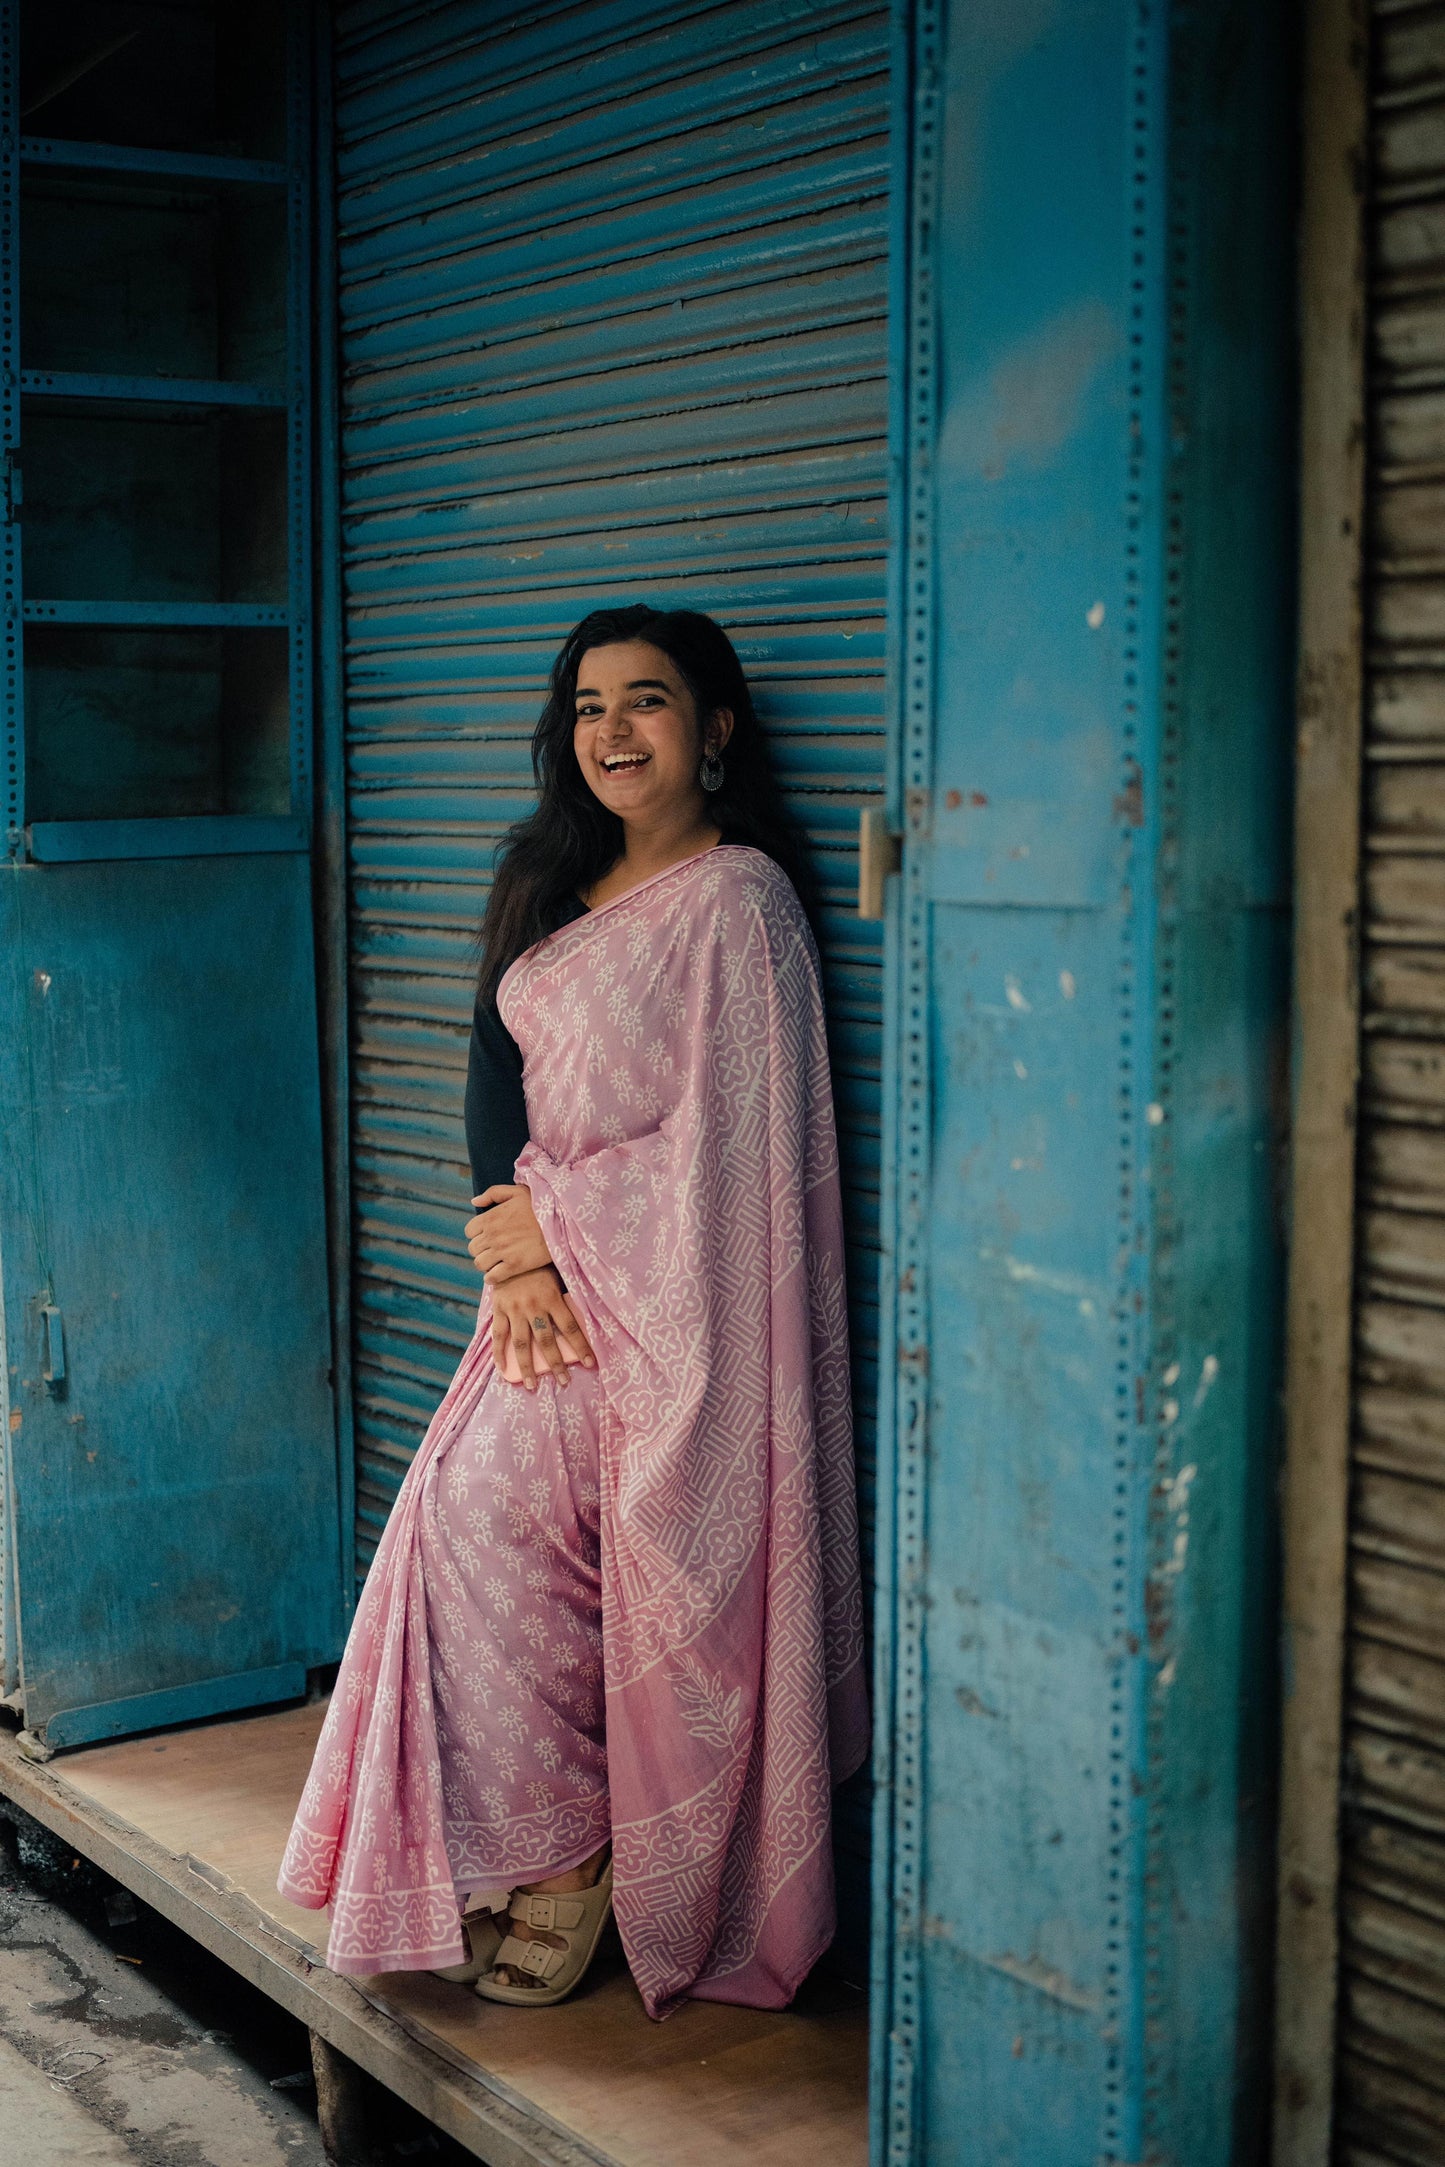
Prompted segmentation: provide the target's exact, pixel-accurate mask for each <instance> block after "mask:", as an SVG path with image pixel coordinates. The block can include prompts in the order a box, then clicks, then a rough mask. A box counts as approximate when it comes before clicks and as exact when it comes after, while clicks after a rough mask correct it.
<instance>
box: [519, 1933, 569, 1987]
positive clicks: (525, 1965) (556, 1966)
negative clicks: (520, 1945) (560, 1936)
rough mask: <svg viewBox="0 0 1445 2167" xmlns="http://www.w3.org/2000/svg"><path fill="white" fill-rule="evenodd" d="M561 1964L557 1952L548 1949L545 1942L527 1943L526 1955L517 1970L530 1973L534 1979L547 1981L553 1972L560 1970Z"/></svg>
mask: <svg viewBox="0 0 1445 2167" xmlns="http://www.w3.org/2000/svg"><path fill="white" fill-rule="evenodd" d="M561 1964H562V1958H561V1956H560V1954H559V1953H558V1951H557V1950H556V1949H549V1948H548V1946H547V1944H546V1942H545V1941H529V1942H528V1943H527V1953H526V1955H525V1956H524V1957H523V1958H522V1961H521V1963H520V1965H519V1966H518V1969H519V1970H520V1971H525V1972H528V1973H530V1975H531V1976H532V1978H534V1979H547V1978H550V1976H551V1974H552V1973H553V1972H554V1971H557V1970H560V1969H561Z"/></svg>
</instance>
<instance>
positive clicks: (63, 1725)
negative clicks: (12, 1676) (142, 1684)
mask: <svg viewBox="0 0 1445 2167" xmlns="http://www.w3.org/2000/svg"><path fill="white" fill-rule="evenodd" d="M305 1692H306V1666H305V1664H304V1663H276V1664H273V1665H272V1666H271V1667H270V1668H269V1669H267V1670H242V1671H235V1672H233V1673H232V1674H231V1675H230V1676H229V1677H225V1678H206V1679H203V1680H202V1681H201V1682H200V1683H199V1684H197V1685H182V1686H176V1687H175V1688H173V1690H172V1691H170V1692H168V1693H166V1692H161V1693H137V1694H136V1695H135V1696H134V1697H133V1698H132V1699H130V1700H108V1701H102V1702H101V1704H100V1705H99V1707H97V1708H67V1709H66V1710H64V1712H63V1713H62V1714H60V1715H56V1716H52V1717H51V1718H50V1720H49V1722H48V1723H47V1724H46V1726H45V1743H46V1744H47V1745H48V1746H51V1747H54V1748H57V1749H61V1748H64V1747H66V1746H90V1745H95V1744H96V1743H97V1742H98V1741H99V1740H100V1739H103V1738H125V1737H127V1736H128V1735H129V1734H130V1733H132V1732H134V1731H158V1730H163V1729H169V1728H171V1727H172V1726H173V1725H175V1724H181V1723H204V1722H205V1721H206V1720H207V1719H208V1718H209V1717H214V1716H222V1715H231V1714H233V1713H234V1712H235V1711H236V1710H237V1709H240V1708H260V1707H264V1706H265V1705H266V1704H267V1703H268V1702H273V1703H274V1702H276V1701H287V1700H300V1699H302V1698H303V1697H304V1695H305Z"/></svg>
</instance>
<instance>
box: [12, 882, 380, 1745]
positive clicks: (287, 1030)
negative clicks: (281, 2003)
mask: <svg viewBox="0 0 1445 2167" xmlns="http://www.w3.org/2000/svg"><path fill="white" fill-rule="evenodd" d="M310 932H311V892H310V875H309V866H308V861H307V859H306V858H305V857H304V856H303V855H292V856H289V857H276V858H257V857H250V858H248V857H244V856H235V857H219V858H192V859H180V860H159V859H157V860H152V861H149V862H146V861H142V862H133V863H130V864H127V865H124V866H116V865H113V864H91V865H48V866H26V867H15V868H12V869H10V870H9V871H8V872H7V873H6V874H5V876H4V878H3V879H0V955H3V957H4V977H3V982H0V996H3V1003H4V1009H3V1044H4V1047H5V1049H6V1058H5V1060H4V1062H3V1064H0V1123H3V1133H4V1138H5V1150H4V1153H3V1170H0V1183H3V1190H0V1202H3V1209H0V1225H3V1227H4V1230H5V1247H4V1305H5V1318H6V1328H7V1339H8V1343H9V1345H8V1355H9V1367H10V1395H9V1396H10V1422H11V1425H12V1430H11V1435H10V1439H9V1443H10V1454H9V1462H10V1474H11V1483H12V1494H13V1500H14V1509H15V1519H14V1526H13V1529H12V1530H11V1534H12V1541H13V1556H14V1570H15V1574H16V1579H17V1585H18V1590H19V1628H20V1644H21V1656H22V1667H23V1688H24V1695H25V1714H26V1720H27V1722H28V1723H29V1724H30V1725H31V1727H32V1728H37V1729H39V1728H43V1727H44V1726H45V1725H46V1724H47V1723H48V1722H49V1720H50V1718H51V1717H52V1716H56V1715H61V1714H66V1713H68V1712H70V1711H75V1710H85V1711H86V1712H87V1713H86V1721H85V1723H84V1724H83V1725H82V1724H81V1723H80V1722H79V1720H78V1719H77V1718H76V1717H75V1716H74V1715H73V1714H72V1715H70V1718H69V1732H68V1737H69V1740H70V1742H74V1741H75V1740H76V1739H77V1738H78V1737H79V1736H80V1735H82V1733H83V1734H84V1735H89V1736H92V1737H94V1736H98V1735H103V1732H102V1730H99V1729H97V1727H96V1726H97V1725H98V1724H103V1723H105V1722H106V1720H107V1719H105V1717H104V1715H103V1710H104V1708H105V1705H106V1704H108V1703H112V1702H117V1701H129V1700H132V1699H133V1698H135V1697H136V1696H141V1695H148V1694H153V1693H158V1692H174V1691H177V1690H179V1689H182V1688H192V1689H200V1688H204V1687H206V1686H208V1685H213V1686H214V1691H213V1692H212V1693H211V1694H210V1696H209V1699H207V1696H206V1695H205V1694H204V1693H203V1692H200V1691H193V1693H192V1698H191V1700H190V1701H188V1702H187V1704H186V1705H187V1709H188V1712H192V1713H196V1714H199V1713H202V1712H204V1709H203V1706H202V1703H205V1704H206V1705H209V1707H211V1708H218V1707H227V1706H235V1705H237V1702H236V1699H235V1697H234V1694H235V1689H234V1687H232V1686H229V1685H228V1683H227V1681H228V1680H230V1679H232V1678H234V1677H236V1676H237V1675H238V1674H243V1673H248V1672H255V1671H269V1670H273V1669H275V1668H277V1667H278V1666H283V1665H289V1666H291V1668H290V1670H288V1672H287V1676H288V1677H294V1674H295V1667H296V1666H297V1665H300V1666H302V1667H303V1668H304V1666H306V1665H307V1664H314V1663H319V1662H324V1661H327V1660H329V1659H330V1658H331V1657H332V1656H334V1654H335V1653H336V1645H337V1638H338V1633H339V1627H340V1597H341V1591H340V1587H339V1583H338V1578H337V1574H336V1569H335V1561H336V1534H335V1527H336V1474H335V1462H334V1453H333V1445H332V1421H333V1418H332V1407H331V1395H330V1384H329V1378H328V1370H329V1363H330V1339H329V1320H328V1315H327V1300H326V1258H325V1235H324V1217H323V1209H322V1194H321V1136H320V1118H319V1092H318V1084H317V1052H316V1037H315V1013H316V1011H315V995H314V989H313V982H312V975H311V970H310ZM47 1300H48V1301H49V1302H50V1303H52V1304H53V1305H54V1306H55V1307H57V1308H58V1309H59V1310H60V1312H61V1315H62V1317H63V1319H64V1329H65V1342H66V1352H67V1358H68V1376H67V1379H66V1383H65V1389H64V1392H63V1393H62V1394H60V1395H56V1394H53V1393H51V1392H50V1391H49V1390H47V1388H46V1386H45V1384H44V1382H43V1380H42V1377H41V1374H40V1364H41V1358H42V1346H41V1332H40V1322H39V1316H38V1311H39V1308H40V1306H41V1305H42V1303H43V1302H45V1301H47ZM62 1735H66V1734H65V1732H64V1726H62Z"/></svg>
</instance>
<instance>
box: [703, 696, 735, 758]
mask: <svg viewBox="0 0 1445 2167" xmlns="http://www.w3.org/2000/svg"><path fill="white" fill-rule="evenodd" d="M732 734H733V711H732V709H731V708H730V707H715V708H714V709H713V711H712V715H711V716H710V718H709V720H708V724H707V727H706V729H705V730H704V731H703V733H702V742H703V750H704V751H705V752H708V751H711V752H721V751H722V749H723V747H724V746H725V745H726V744H727V741H728V739H729V738H730V737H731V736H732Z"/></svg>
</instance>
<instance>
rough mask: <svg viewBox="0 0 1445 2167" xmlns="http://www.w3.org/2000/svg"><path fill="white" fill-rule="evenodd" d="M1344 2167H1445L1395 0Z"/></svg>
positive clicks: (1418, 625)
mask: <svg viewBox="0 0 1445 2167" xmlns="http://www.w3.org/2000/svg"><path fill="white" fill-rule="evenodd" d="M1374 12H1375V41H1376V42H1375V55H1374V90H1373V96H1374V129H1375V134H1374V161H1373V162H1374V172H1373V176H1372V179H1373V249H1374V263H1373V278H1372V288H1371V442H1370V450H1369V467H1368V475H1369V491H1370V529H1369V538H1368V551H1369V565H1370V588H1369V601H1368V626H1369V633H1368V637H1369V652H1368V671H1367V683H1368V701H1369V708H1368V716H1367V726H1366V728H1367V736H1366V745H1367V761H1368V766H1367V777H1366V795H1365V804H1364V844H1365V863H1364V895H1363V899H1362V905H1363V924H1364V946H1363V957H1362V965H1363V984H1362V994H1363V1025H1364V1035H1363V1043H1362V1046H1361V1061H1362V1086H1363V1088H1362V1110H1361V1134H1360V1167H1359V1174H1360V1183H1359V1236H1358V1243H1359V1246H1358V1265H1357V1270H1358V1314H1357V1323H1356V1355H1355V1362H1356V1382H1355V1464H1354V1477H1353V1497H1352V1505H1351V1528H1350V1546H1351V1559H1350V1614H1349V1646H1348V1670H1347V1679H1346V1724H1347V1731H1346V1763H1345V1791H1344V1813H1343V1819H1342V1835H1343V1844H1344V1862H1343V1863H1344V1885H1343V1892H1342V1926H1343V1951H1342V1977H1341V1982H1340V1983H1341V1995H1340V2009H1341V2038H1340V2050H1341V2051H1340V2064H1339V2072H1340V2092H1339V2127H1340V2132H1341V2135H1340V2151H1341V2157H1342V2158H1343V2159H1345V2160H1348V2161H1351V2162H1354V2163H1357V2167H1365V2163H1366V2162H1370V2163H1373V2162H1375V2161H1376V2160H1399V2161H1415V2162H1419V2163H1421V2167H1425V2163H1434V2162H1438V2161H1439V2160H1440V2159H1441V2158H1442V2157H1445V10H1441V9H1439V8H1428V9H1427V8H1412V9H1401V8H1399V7H1398V6H1394V5H1390V4H1388V0H1376V5H1375V10H1374Z"/></svg>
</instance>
